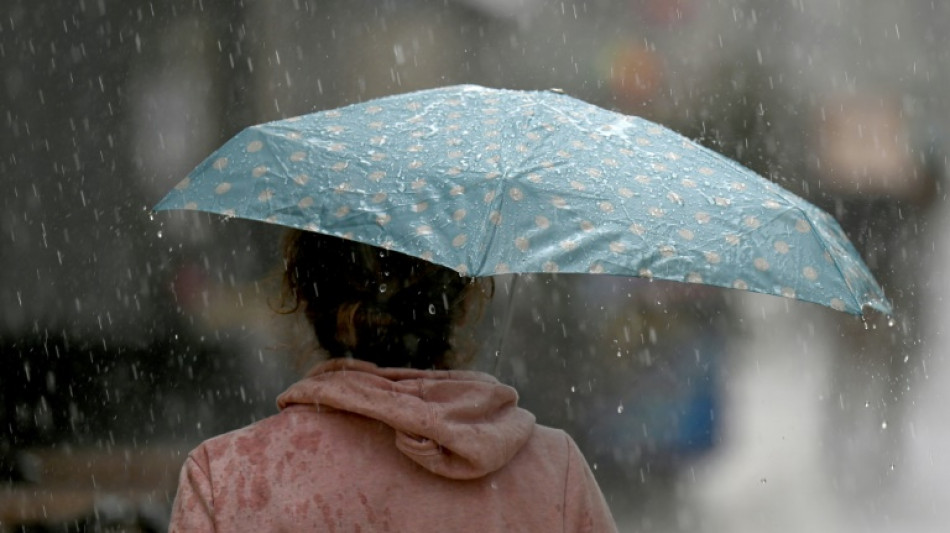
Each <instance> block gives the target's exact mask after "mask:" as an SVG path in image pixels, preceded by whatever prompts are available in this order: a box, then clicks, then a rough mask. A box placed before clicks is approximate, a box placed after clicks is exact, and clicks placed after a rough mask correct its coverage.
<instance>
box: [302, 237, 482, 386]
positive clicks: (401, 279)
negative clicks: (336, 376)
mask: <svg viewBox="0 0 950 533" xmlns="http://www.w3.org/2000/svg"><path fill="white" fill-rule="evenodd" d="M284 261H285V271H284V287H283V290H284V293H283V294H284V301H285V303H289V304H290V305H289V308H287V309H286V311H287V312H294V311H296V310H299V309H302V310H303V313H304V315H305V316H306V318H307V320H308V322H309V323H310V325H311V326H312V327H313V331H314V333H315V334H316V338H317V342H319V344H320V346H321V347H322V348H323V349H324V350H325V351H326V352H328V354H329V356H330V357H331V358H339V357H352V358H355V359H360V360H363V361H369V362H371V363H375V364H376V365H378V366H382V367H410V368H418V369H433V368H434V369H451V368H457V367H458V366H460V365H462V364H464V363H465V362H467V356H465V355H464V354H462V353H460V352H459V351H457V350H453V347H452V334H453V330H454V328H455V326H457V325H459V324H461V323H462V322H463V321H464V320H465V317H466V314H467V312H468V310H469V307H470V305H469V304H470V303H472V302H471V301H470V300H469V297H470V296H476V297H478V298H476V302H475V303H476V304H481V303H484V300H485V299H486V298H487V297H488V296H490V295H491V292H492V290H493V287H494V286H493V285H492V284H491V280H480V281H476V280H475V279H473V278H467V277H463V276H460V275H459V274H458V273H457V272H456V271H454V270H452V269H449V268H446V267H442V266H439V265H435V264H433V263H429V262H427V261H423V260H421V259H416V258H414V257H410V256H408V255H404V254H401V253H398V252H393V251H388V250H384V249H382V248H377V247H374V246H370V245H366V244H362V243H359V242H355V241H349V240H345V239H340V238H336V237H330V236H326V235H321V234H318V233H313V232H307V231H300V230H290V231H289V232H288V233H287V234H286V235H285V237H284Z"/></svg>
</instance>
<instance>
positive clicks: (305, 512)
mask: <svg viewBox="0 0 950 533" xmlns="http://www.w3.org/2000/svg"><path fill="white" fill-rule="evenodd" d="M517 400H518V396H517V393H516V392H515V390H514V389H513V388H511V387H508V386H506V385H503V384H501V383H499V382H498V381H497V380H496V379H495V378H493V377H492V376H489V375H488V374H484V373H481V372H473V371H435V370H427V371H426V370H414V369H405V368H379V367H377V366H375V365H373V364H371V363H366V362H363V361H355V360H345V359H333V360H330V361H328V362H325V363H322V364H320V365H317V366H316V367H315V368H314V369H313V370H311V371H310V373H309V374H308V375H307V377H306V378H304V379H303V380H301V381H299V382H297V383H296V384H294V385H293V386H291V387H290V388H289V389H288V390H287V391H285V392H284V393H283V394H281V395H280V397H279V398H278V406H279V407H280V413H278V414H277V415H274V416H271V417H269V418H266V419H264V420H261V421H259V422H257V423H255V424H252V425H250V426H248V427H245V428H243V429H239V430H237V431H233V432H231V433H227V434H224V435H221V436H218V437H215V438H212V439H210V440H208V441H206V442H204V443H203V444H201V445H200V446H199V447H198V448H196V449H195V450H194V451H192V452H191V453H190V454H189V456H188V458H187V460H186V462H185V465H184V467H183V468H182V473H181V477H180V481H179V487H178V495H177V497H176V500H175V505H174V510H173V514H172V525H171V531H172V532H176V531H330V532H333V531H335V532H341V533H342V532H357V531H364V532H373V531H380V532H381V531H457V532H465V531H478V532H493V531H538V532H545V533H548V532H553V531H558V532H561V531H563V532H580V531H584V532H598V533H599V532H604V531H608V532H609V531H616V526H615V525H614V523H613V520H612V518H611V516H610V512H609V510H608V508H607V505H606V503H605V502H604V498H603V495H602V494H601V492H600V489H599V488H598V487H597V484H596V482H595V481H594V478H593V475H592V474H591V471H590V468H589V467H588V466H587V463H586V461H585V460H584V458H583V456H582V455H581V453H580V451H579V450H578V448H577V446H576V445H575V444H574V442H573V441H572V440H571V438H570V437H569V436H568V435H567V434H566V433H564V432H563V431H560V430H555V429H551V428H547V427H544V426H541V425H538V424H536V423H535V419H534V416H533V415H532V414H531V413H529V412H528V411H526V410H524V409H521V408H519V407H518V406H517Z"/></svg>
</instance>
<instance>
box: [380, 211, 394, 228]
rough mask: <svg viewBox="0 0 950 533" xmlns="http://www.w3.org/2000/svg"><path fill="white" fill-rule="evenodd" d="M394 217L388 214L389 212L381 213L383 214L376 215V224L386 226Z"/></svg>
mask: <svg viewBox="0 0 950 533" xmlns="http://www.w3.org/2000/svg"><path fill="white" fill-rule="evenodd" d="M392 219H393V217H391V216H390V215H388V214H386V213H383V214H381V215H377V216H376V224H378V225H380V226H385V225H386V224H389V221H390V220H392Z"/></svg>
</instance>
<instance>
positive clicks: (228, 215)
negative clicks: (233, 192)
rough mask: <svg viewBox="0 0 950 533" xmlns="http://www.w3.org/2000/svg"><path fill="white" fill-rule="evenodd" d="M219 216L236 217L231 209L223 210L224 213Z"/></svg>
mask: <svg viewBox="0 0 950 533" xmlns="http://www.w3.org/2000/svg"><path fill="white" fill-rule="evenodd" d="M221 214H222V215H224V216H226V217H234V216H236V215H237V213H236V212H235V211H234V210H233V209H225V210H224V211H221Z"/></svg>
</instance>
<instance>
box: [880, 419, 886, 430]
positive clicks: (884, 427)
mask: <svg viewBox="0 0 950 533" xmlns="http://www.w3.org/2000/svg"><path fill="white" fill-rule="evenodd" d="M881 429H887V421H886V420H885V421H884V422H881Z"/></svg>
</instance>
